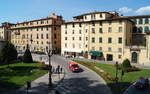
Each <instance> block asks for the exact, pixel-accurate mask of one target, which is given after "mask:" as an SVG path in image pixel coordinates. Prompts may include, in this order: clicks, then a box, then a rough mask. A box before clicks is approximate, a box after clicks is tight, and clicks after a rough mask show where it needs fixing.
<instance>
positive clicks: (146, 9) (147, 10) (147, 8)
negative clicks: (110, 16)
mask: <svg viewBox="0 0 150 94" xmlns="http://www.w3.org/2000/svg"><path fill="white" fill-rule="evenodd" d="M135 13H137V14H145V13H150V6H145V7H141V8H139V9H137V10H136V11H135Z"/></svg>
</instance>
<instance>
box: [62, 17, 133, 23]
mask: <svg viewBox="0 0 150 94" xmlns="http://www.w3.org/2000/svg"><path fill="white" fill-rule="evenodd" d="M115 20H128V21H130V22H132V23H133V21H131V20H130V19H129V18H126V17H114V18H109V19H105V20H90V21H71V22H65V23H64V24H71V23H87V22H99V21H115Z"/></svg>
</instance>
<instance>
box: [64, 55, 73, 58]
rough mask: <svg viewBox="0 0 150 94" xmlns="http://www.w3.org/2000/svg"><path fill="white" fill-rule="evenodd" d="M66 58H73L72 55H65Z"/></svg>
mask: <svg viewBox="0 0 150 94" xmlns="http://www.w3.org/2000/svg"><path fill="white" fill-rule="evenodd" d="M65 58H73V56H72V55H65Z"/></svg>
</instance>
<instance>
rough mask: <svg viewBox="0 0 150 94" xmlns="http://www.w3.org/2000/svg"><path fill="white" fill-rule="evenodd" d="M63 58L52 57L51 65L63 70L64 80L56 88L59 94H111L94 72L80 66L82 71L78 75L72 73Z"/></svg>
mask: <svg viewBox="0 0 150 94" xmlns="http://www.w3.org/2000/svg"><path fill="white" fill-rule="evenodd" d="M68 61H69V60H66V59H65V58H63V57H61V56H56V55H54V56H53V57H52V63H58V64H59V65H61V66H62V67H63V68H65V78H64V80H63V81H62V83H60V84H59V85H58V87H57V88H56V89H57V90H58V91H59V92H60V93H61V94H111V91H110V89H109V88H108V87H107V86H106V84H105V82H104V80H103V79H102V78H101V77H99V76H98V75H97V74H96V73H95V72H93V71H91V70H89V69H88V68H86V67H84V66H81V65H80V67H81V68H82V69H83V70H84V71H83V72H80V73H72V72H71V71H70V70H69V69H68V67H67V62H68Z"/></svg>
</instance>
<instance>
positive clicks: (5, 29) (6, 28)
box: [0, 22, 13, 41]
mask: <svg viewBox="0 0 150 94" xmlns="http://www.w3.org/2000/svg"><path fill="white" fill-rule="evenodd" d="M11 25H13V24H11V23H7V22H5V23H2V25H1V26H0V40H5V41H10V40H11V31H10V26H11Z"/></svg>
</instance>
